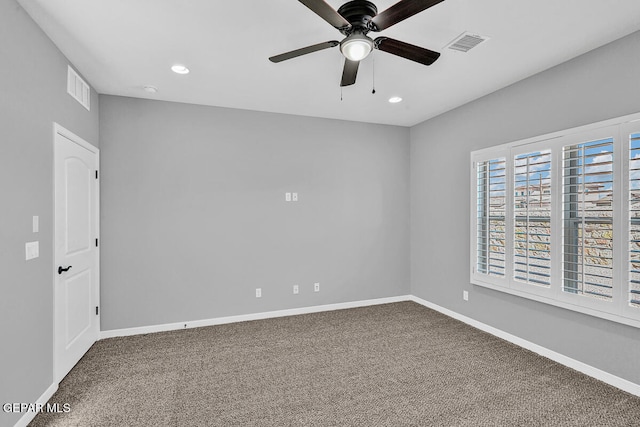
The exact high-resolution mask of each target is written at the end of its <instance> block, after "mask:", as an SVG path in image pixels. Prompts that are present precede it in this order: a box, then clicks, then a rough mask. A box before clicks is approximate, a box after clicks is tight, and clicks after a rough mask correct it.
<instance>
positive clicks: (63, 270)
mask: <svg viewBox="0 0 640 427" xmlns="http://www.w3.org/2000/svg"><path fill="white" fill-rule="evenodd" d="M70 268H71V266H69V267H67V268H62V266H60V267H58V274H62V273H64V272H65V271H69V269H70Z"/></svg>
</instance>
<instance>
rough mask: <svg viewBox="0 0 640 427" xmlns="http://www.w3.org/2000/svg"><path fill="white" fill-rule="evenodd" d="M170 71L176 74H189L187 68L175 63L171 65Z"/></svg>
mask: <svg viewBox="0 0 640 427" xmlns="http://www.w3.org/2000/svg"><path fill="white" fill-rule="evenodd" d="M171 71H173V72H174V73H178V74H189V69H188V68H187V67H185V66H184V65H180V64H176V65H174V66H173V67H171Z"/></svg>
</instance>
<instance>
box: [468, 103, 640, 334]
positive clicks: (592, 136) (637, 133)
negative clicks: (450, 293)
mask: <svg viewBox="0 0 640 427" xmlns="http://www.w3.org/2000/svg"><path fill="white" fill-rule="evenodd" d="M471 161H472V167H473V168H474V169H473V170H474V173H473V174H472V184H471V189H472V194H471V196H472V199H471V200H472V212H471V218H472V221H471V229H472V230H471V246H470V247H471V260H472V263H471V282H472V283H474V284H477V285H481V286H486V287H490V288H493V289H496V290H500V291H503V292H508V293H512V294H515V295H518V296H522V297H525V298H530V299H534V300H536V301H540V302H544V303H548V304H553V305H557V306H560V307H563V308H567V309H571V310H575V311H580V312H583V313H587V314H591V315H594V316H599V317H603V318H606V319H610V320H614V321H618V322H622V323H625V324H629V325H633V326H636V327H640V114H636V115H632V116H626V117H623V118H619V119H613V120H608V121H606V122H601V123H596V124H593V125H588V126H583V127H581V128H576V129H572V130H567V131H562V132H556V133H554V134H549V135H544V136H541V137H536V138H531V139H528V140H524V141H517V142H514V143H510V144H504V145H501V146H496V147H491V148H489V149H486V150H479V151H475V152H473V153H472V156H471ZM625 236H626V237H625Z"/></svg>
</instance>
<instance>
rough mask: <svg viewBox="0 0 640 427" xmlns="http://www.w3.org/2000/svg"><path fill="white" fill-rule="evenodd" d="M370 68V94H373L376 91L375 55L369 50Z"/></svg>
mask: <svg viewBox="0 0 640 427" xmlns="http://www.w3.org/2000/svg"><path fill="white" fill-rule="evenodd" d="M371 70H372V73H373V79H372V83H371V86H372V90H371V94H372V95H375V93H376V56H375V54H374V53H373V52H371Z"/></svg>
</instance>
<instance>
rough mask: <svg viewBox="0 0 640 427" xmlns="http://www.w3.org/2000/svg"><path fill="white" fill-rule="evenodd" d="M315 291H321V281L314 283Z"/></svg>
mask: <svg viewBox="0 0 640 427" xmlns="http://www.w3.org/2000/svg"><path fill="white" fill-rule="evenodd" d="M313 292H320V283H314V284H313Z"/></svg>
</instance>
